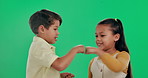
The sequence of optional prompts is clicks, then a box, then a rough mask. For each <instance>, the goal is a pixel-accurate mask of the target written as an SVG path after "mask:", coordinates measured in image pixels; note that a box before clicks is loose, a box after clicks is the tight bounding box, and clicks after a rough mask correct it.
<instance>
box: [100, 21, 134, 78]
mask: <svg viewBox="0 0 148 78" xmlns="http://www.w3.org/2000/svg"><path fill="white" fill-rule="evenodd" d="M100 24H109V25H110V28H111V31H112V32H113V34H120V38H119V40H118V41H117V42H116V43H115V48H116V49H117V50H119V51H126V52H128V53H129V49H128V47H127V45H126V42H125V37H124V30H123V26H122V22H121V21H120V20H119V19H112V18H110V19H105V20H103V21H101V22H99V23H98V25H100ZM127 73H128V74H127V76H126V78H133V76H132V71H131V65H130V63H129V66H128V71H127Z"/></svg>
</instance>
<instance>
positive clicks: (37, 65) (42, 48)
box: [26, 9, 84, 78]
mask: <svg viewBox="0 0 148 78" xmlns="http://www.w3.org/2000/svg"><path fill="white" fill-rule="evenodd" d="M61 23H62V19H61V17H60V16H59V15H58V14H56V13H54V12H52V11H49V10H45V9H43V10H41V11H37V12H36V13H34V14H33V15H32V16H31V17H30V20H29V24H30V28H31V30H32V32H33V33H34V34H35V35H36V36H35V37H34V39H33V42H32V44H31V46H30V50H29V56H28V63H27V71H26V78H72V77H74V75H73V74H70V73H61V74H60V73H59V71H62V70H64V69H65V68H67V67H68V65H69V64H70V62H71V61H72V60H73V58H74V56H75V55H76V54H77V53H84V46H82V45H79V46H76V47H74V48H72V49H71V50H70V51H69V53H67V54H66V55H65V56H63V57H58V56H57V55H56V54H55V47H54V46H52V45H50V44H54V43H55V42H56V41H57V38H58V35H59V32H58V28H59V26H60V25H61Z"/></svg>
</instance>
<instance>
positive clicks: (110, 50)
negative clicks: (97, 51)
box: [105, 48, 117, 54]
mask: <svg viewBox="0 0 148 78" xmlns="http://www.w3.org/2000/svg"><path fill="white" fill-rule="evenodd" d="M116 51H117V50H116V49H115V48H113V49H109V50H107V51H105V52H106V53H109V54H113V53H115V52H116Z"/></svg>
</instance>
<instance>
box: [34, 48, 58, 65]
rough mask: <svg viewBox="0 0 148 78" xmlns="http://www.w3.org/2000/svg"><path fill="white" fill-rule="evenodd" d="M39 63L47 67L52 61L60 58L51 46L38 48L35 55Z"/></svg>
mask: <svg viewBox="0 0 148 78" xmlns="http://www.w3.org/2000/svg"><path fill="white" fill-rule="evenodd" d="M33 56H34V59H35V60H36V62H37V64H39V65H41V66H45V67H49V68H50V67H51V65H52V63H53V62H54V61H55V60H56V59H57V58H58V56H57V55H56V54H55V53H54V52H53V50H52V49H49V48H45V47H44V48H42V47H40V48H38V49H36V52H35V54H34V55H33Z"/></svg>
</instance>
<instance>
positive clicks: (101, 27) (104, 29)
mask: <svg viewBox="0 0 148 78" xmlns="http://www.w3.org/2000/svg"><path fill="white" fill-rule="evenodd" d="M106 32H112V31H111V28H110V26H108V25H98V26H97V27H96V33H106Z"/></svg>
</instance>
